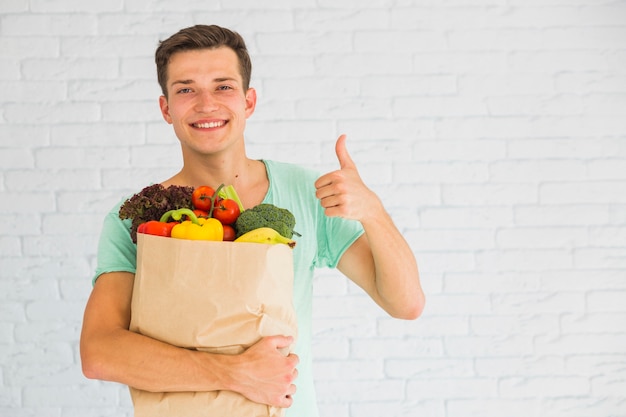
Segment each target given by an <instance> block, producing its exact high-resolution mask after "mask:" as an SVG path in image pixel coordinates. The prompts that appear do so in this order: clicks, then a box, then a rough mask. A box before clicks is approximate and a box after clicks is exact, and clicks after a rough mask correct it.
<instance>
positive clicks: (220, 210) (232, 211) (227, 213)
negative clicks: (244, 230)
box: [213, 198, 239, 224]
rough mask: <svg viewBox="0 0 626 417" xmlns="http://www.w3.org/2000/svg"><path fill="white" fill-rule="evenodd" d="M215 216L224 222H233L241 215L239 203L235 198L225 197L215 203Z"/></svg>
mask: <svg viewBox="0 0 626 417" xmlns="http://www.w3.org/2000/svg"><path fill="white" fill-rule="evenodd" d="M213 217H214V218H215V219H217V220H219V221H220V222H221V223H222V224H233V223H235V220H237V217H239V204H237V202H236V201H235V200H231V199H229V198H225V199H223V200H221V201H220V202H219V203H217V204H216V205H215V208H214V209H213Z"/></svg>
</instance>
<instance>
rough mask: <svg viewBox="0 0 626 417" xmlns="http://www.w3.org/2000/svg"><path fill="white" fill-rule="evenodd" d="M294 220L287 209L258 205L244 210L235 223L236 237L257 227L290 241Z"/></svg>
mask: <svg viewBox="0 0 626 417" xmlns="http://www.w3.org/2000/svg"><path fill="white" fill-rule="evenodd" d="M295 225H296V218H295V217H294V215H293V214H292V213H291V212H290V211H289V210H287V209H284V208H280V207H276V206H275V205H273V204H259V205H258V206H255V207H253V208H251V209H248V210H244V211H243V212H242V213H241V214H240V215H239V217H238V218H237V221H236V222H235V230H236V231H237V237H239V236H241V235H243V234H244V233H247V232H249V231H251V230H254V229H258V228H259V227H271V228H272V229H274V230H276V231H277V232H278V233H280V234H281V235H282V236H284V237H286V238H289V239H291V238H292V236H293V235H294V234H297V233H296V232H294V230H293V228H294V226H295Z"/></svg>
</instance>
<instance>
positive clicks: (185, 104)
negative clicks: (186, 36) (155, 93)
mask: <svg viewBox="0 0 626 417" xmlns="http://www.w3.org/2000/svg"><path fill="white" fill-rule="evenodd" d="M167 69H168V79H167V93H168V94H167V96H168V97H167V98H165V96H161V97H160V100H159V104H160V106H161V113H162V114H163V118H164V119H165V121H167V122H168V123H169V124H171V125H172V126H173V127H174V132H175V133H176V136H177V137H178V139H179V140H180V142H181V145H182V149H183V157H185V156H187V155H191V154H198V155H211V154H217V153H220V152H223V151H226V150H234V151H237V152H243V132H244V128H245V125H246V119H247V118H248V117H250V116H251V115H252V113H253V112H254V107H255V105H256V92H255V91H254V89H252V88H249V89H248V90H247V91H244V87H243V85H242V84H243V83H242V78H241V74H240V72H239V62H238V59H237V55H236V54H235V52H234V51H233V50H232V49H230V48H227V47H219V48H215V49H199V50H190V51H183V52H177V53H175V54H174V55H172V57H171V58H170V61H169V64H168V68H167Z"/></svg>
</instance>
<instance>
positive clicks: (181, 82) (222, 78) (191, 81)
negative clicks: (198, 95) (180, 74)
mask: <svg viewBox="0 0 626 417" xmlns="http://www.w3.org/2000/svg"><path fill="white" fill-rule="evenodd" d="M224 81H238V80H237V78H235V77H217V78H214V79H213V82H216V83H221V82H224ZM194 82H195V81H194V80H176V81H172V83H171V84H170V85H175V84H185V85H189V84H193V83H194Z"/></svg>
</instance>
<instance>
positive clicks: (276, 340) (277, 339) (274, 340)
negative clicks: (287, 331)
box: [266, 335, 294, 349]
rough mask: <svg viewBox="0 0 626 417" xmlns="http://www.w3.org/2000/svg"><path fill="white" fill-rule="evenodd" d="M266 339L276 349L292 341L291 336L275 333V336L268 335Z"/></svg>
mask: <svg viewBox="0 0 626 417" xmlns="http://www.w3.org/2000/svg"><path fill="white" fill-rule="evenodd" d="M266 339H268V342H269V343H270V344H271V345H272V346H273V347H275V348H276V349H282V348H286V347H289V346H291V345H292V344H293V342H294V338H293V336H280V335H276V336H268V337H267V338H266Z"/></svg>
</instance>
